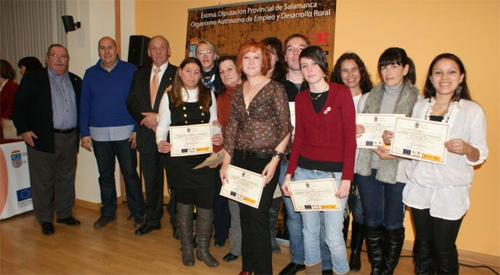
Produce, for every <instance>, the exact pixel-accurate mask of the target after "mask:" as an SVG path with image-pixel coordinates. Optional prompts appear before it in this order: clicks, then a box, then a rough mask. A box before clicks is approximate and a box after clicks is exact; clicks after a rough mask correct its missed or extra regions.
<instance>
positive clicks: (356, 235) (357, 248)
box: [349, 221, 365, 271]
mask: <svg viewBox="0 0 500 275" xmlns="http://www.w3.org/2000/svg"><path fill="white" fill-rule="evenodd" d="M364 238H365V234H364V224H361V223H357V222H354V221H353V222H352V231H351V260H350V261H349V267H350V269H351V271H359V270H360V269H361V247H362V246H363V239H364Z"/></svg>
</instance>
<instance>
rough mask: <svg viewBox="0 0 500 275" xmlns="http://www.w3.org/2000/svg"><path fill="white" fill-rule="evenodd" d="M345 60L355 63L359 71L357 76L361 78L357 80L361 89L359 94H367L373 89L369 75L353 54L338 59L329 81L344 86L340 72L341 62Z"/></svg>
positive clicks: (345, 54)
mask: <svg viewBox="0 0 500 275" xmlns="http://www.w3.org/2000/svg"><path fill="white" fill-rule="evenodd" d="M345 60H354V62H356V65H358V69H359V75H360V77H361V78H360V80H359V87H360V88H361V93H362V94H365V93H368V92H369V91H370V90H371V89H372V88H373V82H372V81H371V79H370V73H368V70H367V69H366V66H365V63H364V62H363V60H361V58H360V57H359V55H357V54H356V53H353V52H347V53H344V54H343V55H341V56H340V57H339V59H337V63H335V66H334V67H333V72H332V75H331V76H330V81H331V82H335V83H340V84H344V81H342V76H341V71H342V62H344V61H345Z"/></svg>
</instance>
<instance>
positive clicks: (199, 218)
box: [196, 207, 219, 267]
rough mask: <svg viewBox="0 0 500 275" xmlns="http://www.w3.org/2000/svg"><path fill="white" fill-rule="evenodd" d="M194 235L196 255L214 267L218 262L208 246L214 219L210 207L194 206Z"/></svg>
mask: <svg viewBox="0 0 500 275" xmlns="http://www.w3.org/2000/svg"><path fill="white" fill-rule="evenodd" d="M196 213H197V215H196V235H197V242H196V243H197V247H196V257H197V258H198V260H200V261H203V262H204V263H205V264H206V265H207V266H209V267H216V266H218V265H219V262H217V260H216V259H215V258H214V257H213V256H212V255H211V254H210V251H208V247H209V246H210V237H211V236H212V224H213V221H214V213H213V212H212V209H203V208H199V207H197V208H196Z"/></svg>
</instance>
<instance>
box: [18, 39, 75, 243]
mask: <svg viewBox="0 0 500 275" xmlns="http://www.w3.org/2000/svg"><path fill="white" fill-rule="evenodd" d="M46 63H47V68H44V69H39V70H35V71H31V72H27V73H26V74H25V75H24V76H23V81H21V85H20V86H19V88H18V90H17V93H16V96H15V98H14V108H13V114H12V118H13V120H14V124H15V126H16V129H17V133H18V134H19V135H21V137H22V138H23V140H24V141H25V142H26V145H27V147H28V155H29V158H28V163H29V168H30V169H29V170H30V183H31V195H32V198H33V208H34V211H35V216H36V218H37V220H38V222H39V223H40V225H41V226H42V233H43V234H45V235H52V234H54V232H55V228H54V225H53V219H54V217H53V216H54V211H55V212H56V214H57V222H58V223H62V224H66V225H71V226H78V225H79V224H80V221H78V220H77V219H75V218H74V217H73V212H72V207H73V204H74V202H75V175H76V155H77V152H78V131H79V129H78V109H79V100H80V91H81V86H82V80H81V78H80V77H78V76H76V75H74V74H72V73H70V72H68V66H69V55H68V51H67V49H66V48H65V47H64V46H63V45H60V44H53V45H50V47H49V49H48V51H47V58H46Z"/></svg>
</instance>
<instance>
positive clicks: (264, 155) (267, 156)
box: [234, 149, 273, 159]
mask: <svg viewBox="0 0 500 275" xmlns="http://www.w3.org/2000/svg"><path fill="white" fill-rule="evenodd" d="M234 151H235V152H238V153H240V154H241V155H242V157H243V159H252V158H253V159H270V158H272V157H273V155H272V154H268V153H264V152H255V151H248V150H239V149H235V150H234Z"/></svg>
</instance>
